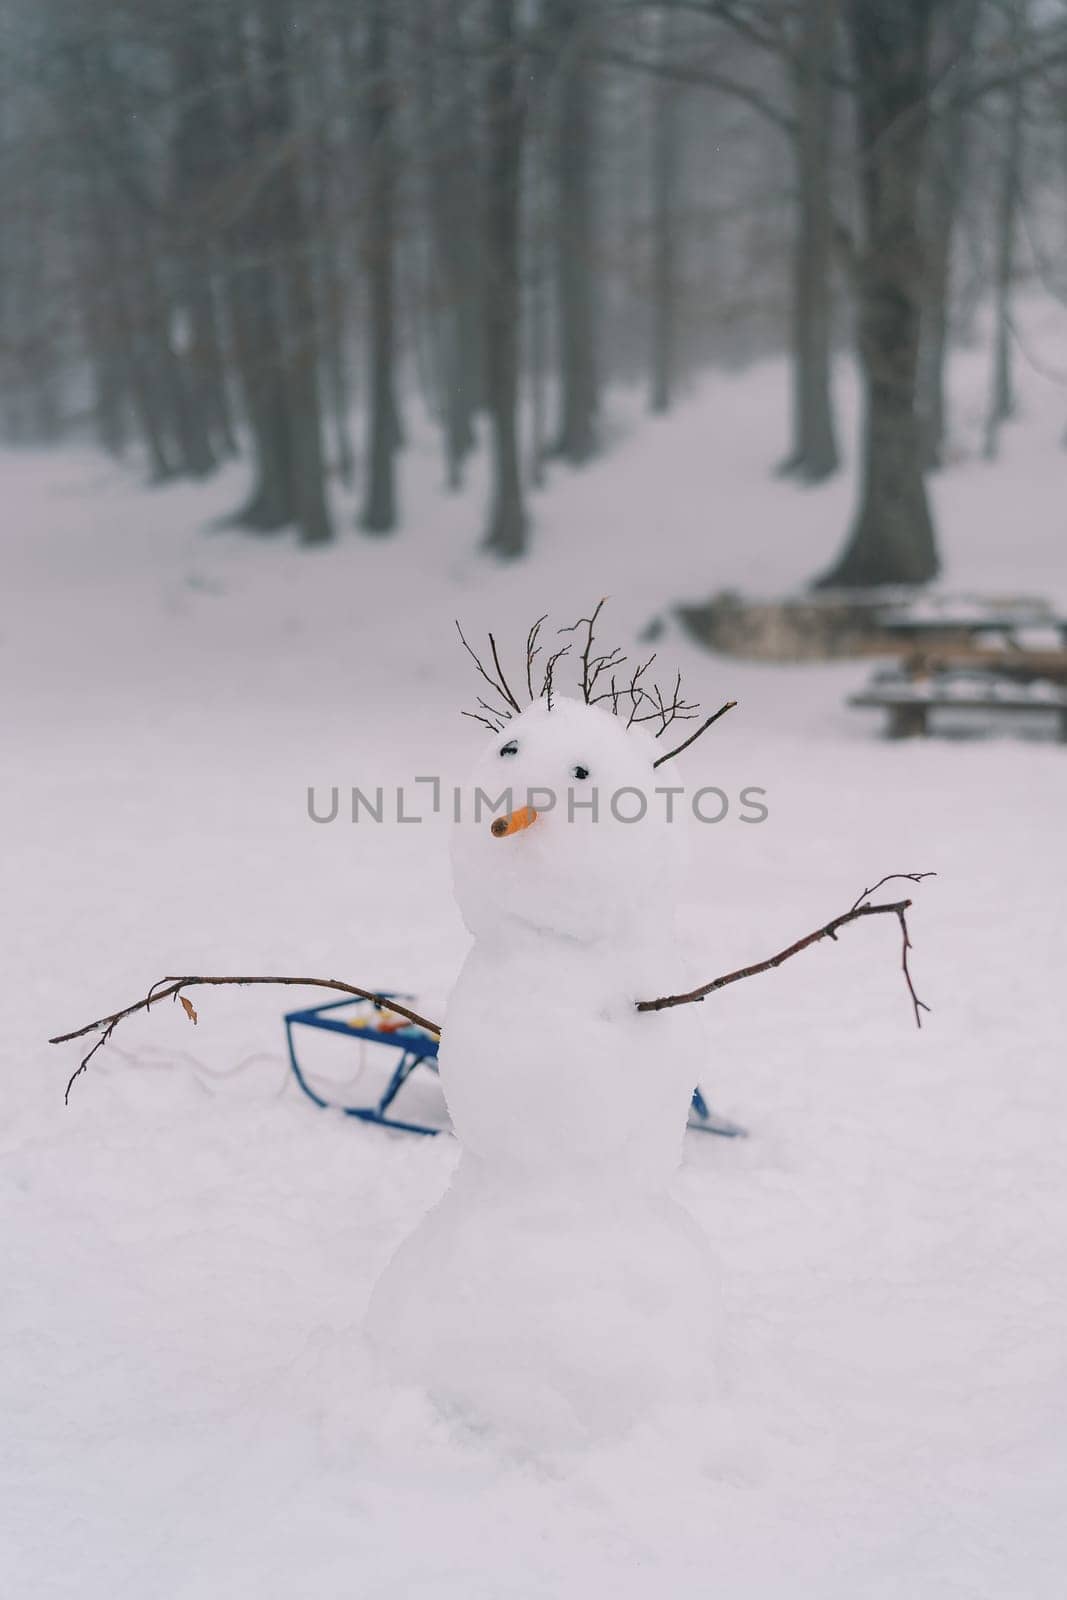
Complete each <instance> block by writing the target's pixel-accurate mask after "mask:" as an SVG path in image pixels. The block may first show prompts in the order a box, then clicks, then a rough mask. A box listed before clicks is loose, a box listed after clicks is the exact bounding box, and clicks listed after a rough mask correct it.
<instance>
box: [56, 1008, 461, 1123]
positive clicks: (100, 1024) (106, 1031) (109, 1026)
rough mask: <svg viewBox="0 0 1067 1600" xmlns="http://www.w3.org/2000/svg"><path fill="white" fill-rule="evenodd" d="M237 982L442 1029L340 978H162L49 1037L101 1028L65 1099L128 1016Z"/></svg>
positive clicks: (61, 1039)
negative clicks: (328, 998) (348, 1000)
mask: <svg viewBox="0 0 1067 1600" xmlns="http://www.w3.org/2000/svg"><path fill="white" fill-rule="evenodd" d="M229 983H235V984H239V985H241V986H242V987H243V986H245V985H248V984H253V983H254V984H263V983H271V984H292V985H295V986H296V987H298V988H307V989H337V990H339V991H340V992H341V993H342V994H350V995H353V996H354V997H355V998H356V999H357V1000H371V1001H373V1002H374V1004H375V1005H380V1006H383V1007H384V1008H385V1009H386V1010H389V1011H395V1012H396V1013H397V1015H398V1016H401V1017H406V1018H407V1020H408V1021H409V1022H414V1023H415V1024H416V1025H417V1026H418V1027H420V1028H425V1029H426V1031H427V1032H428V1033H436V1034H440V1032H441V1029H440V1027H439V1025H438V1024H437V1023H436V1022H431V1021H430V1020H429V1019H428V1018H427V1017H422V1016H420V1015H419V1013H418V1012H417V1011H412V1010H411V1009H410V1008H409V1007H408V1006H405V1005H401V1003H400V1001H399V1000H391V999H390V998H389V996H388V995H384V994H379V993H377V992H376V991H375V990H373V989H361V988H359V987H358V986H357V985H356V984H353V983H342V982H341V981H340V980H339V979H338V978H203V977H188V978H160V979H159V980H158V981H157V982H156V983H154V984H153V985H152V987H151V988H150V989H149V991H148V993H147V994H146V995H145V997H144V999H143V1000H135V1001H134V1003H133V1005H129V1006H124V1007H123V1008H122V1010H121V1011H113V1012H111V1014H110V1016H106V1017H98V1018H97V1020H96V1021H95V1022H87V1023H86V1024H85V1026H84V1027H82V1028H75V1029H73V1030H72V1032H70V1033H59V1034H57V1035H56V1037H55V1038H54V1039H49V1041H48V1042H49V1044H67V1043H68V1042H69V1041H70V1040H71V1039H82V1038H84V1037H85V1035H86V1034H87V1033H92V1032H93V1031H94V1029H99V1030H100V1038H99V1039H98V1040H97V1041H96V1043H95V1044H94V1045H93V1047H92V1049H91V1050H90V1051H89V1053H88V1054H87V1055H86V1056H83V1058H82V1060H81V1062H80V1064H79V1066H78V1068H77V1070H76V1071H75V1072H74V1073H73V1074H72V1075H71V1078H70V1081H69V1083H68V1084H67V1089H66V1093H65V1094H64V1096H63V1102H64V1104H66V1103H67V1102H68V1101H69V1099H70V1091H71V1088H72V1087H73V1085H74V1082H75V1080H76V1079H77V1078H80V1077H81V1075H82V1073H83V1072H84V1071H85V1069H86V1068H87V1067H88V1065H89V1063H90V1061H91V1060H92V1059H93V1056H95V1054H96V1052H97V1051H98V1050H99V1049H100V1048H101V1046H102V1045H105V1044H106V1043H107V1041H108V1040H109V1039H110V1038H111V1035H112V1033H113V1032H114V1031H115V1029H116V1027H117V1026H118V1024H119V1023H120V1022H122V1021H124V1020H125V1018H126V1017H132V1016H136V1014H137V1013H138V1012H139V1011H148V1010H149V1009H150V1008H151V1007H152V1006H153V1005H154V1004H155V1003H156V1001H157V1000H166V999H168V998H169V999H173V1000H177V999H178V998H180V997H182V991H183V990H185V989H193V988H196V987H198V986H199V987H203V986H205V985H208V984H210V985H219V984H229Z"/></svg>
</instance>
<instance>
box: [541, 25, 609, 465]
mask: <svg viewBox="0 0 1067 1600" xmlns="http://www.w3.org/2000/svg"><path fill="white" fill-rule="evenodd" d="M590 9H591V8H590V6H589V5H588V4H587V5H585V6H583V5H582V3H581V0H549V5H548V13H549V25H550V27H551V30H552V32H553V35H554V39H555V48H556V51H557V53H558V54H557V59H558V61H559V110H558V123H557V129H556V152H555V153H556V185H557V208H558V218H557V229H558V231H557V241H556V251H557V262H556V296H557V311H558V318H559V395H560V420H559V439H558V444H557V450H558V453H559V454H560V455H561V456H562V457H563V458H564V460H566V461H571V462H574V463H576V464H579V463H581V462H583V461H588V460H589V458H590V456H592V455H594V454H595V453H596V448H597V438H596V413H597V374H596V352H595V332H596V330H595V326H594V321H595V319H594V311H593V217H594V200H593V181H592V165H593V112H594V81H593V73H592V71H591V69H590V65H589V57H588V51H587V50H586V48H585V40H584V37H583V36H584V34H585V32H586V31H587V30H588V28H589V11H590Z"/></svg>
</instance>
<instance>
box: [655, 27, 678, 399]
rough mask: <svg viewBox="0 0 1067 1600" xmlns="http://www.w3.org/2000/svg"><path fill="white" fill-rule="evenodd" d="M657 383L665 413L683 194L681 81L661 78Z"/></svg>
mask: <svg viewBox="0 0 1067 1600" xmlns="http://www.w3.org/2000/svg"><path fill="white" fill-rule="evenodd" d="M673 20H674V18H673V15H672V13H670V12H665V13H663V15H661V17H660V19H659V23H660V50H659V53H660V58H661V59H662V60H664V61H667V60H669V59H670V57H671V46H672V43H673V42H674V40H675V39H676V37H677V30H676V29H674V28H672V26H671V24H672V22H673ZM652 95H653V109H652V116H653V122H652V385H651V391H650V394H649V410H650V411H652V412H653V413H655V414H657V415H658V414H662V413H663V412H665V411H668V410H669V409H670V404H671V389H672V383H673V379H674V355H675V337H676V326H675V324H676V317H677V297H678V284H677V265H678V262H677V255H678V238H677V229H676V227H675V211H676V207H677V195H678V163H679V160H680V157H681V140H680V138H679V133H680V128H679V93H678V85H677V84H675V83H671V82H669V81H668V80H667V79H666V78H657V79H655V80H654V82H653V85H652Z"/></svg>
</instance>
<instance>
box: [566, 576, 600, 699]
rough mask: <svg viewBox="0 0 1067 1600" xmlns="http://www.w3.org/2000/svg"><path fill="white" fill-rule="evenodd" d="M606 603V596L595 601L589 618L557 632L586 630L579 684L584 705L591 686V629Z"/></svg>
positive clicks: (581, 619)
mask: <svg viewBox="0 0 1067 1600" xmlns="http://www.w3.org/2000/svg"><path fill="white" fill-rule="evenodd" d="M606 601H607V595H602V596H601V598H600V599H599V600H598V601H597V603H596V605H595V606H594V608H593V615H592V616H591V617H579V618H578V621H577V622H572V623H571V624H570V625H569V626H568V627H566V628H561V629H560V630H559V631H560V633H577V631H578V629H579V628H581V627H584V628H585V630H586V633H585V648H584V650H583V651H582V682H581V690H582V699H583V700H584V701H585V703H586V705H588V704H589V691H590V688H591V684H590V681H589V654H590V651H591V650H592V648H593V629H594V628H595V627H596V619H597V617H599V615H600V613H601V611H602V610H603V609H604V605H605V603H606Z"/></svg>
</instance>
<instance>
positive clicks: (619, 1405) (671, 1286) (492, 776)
mask: <svg viewBox="0 0 1067 1600" xmlns="http://www.w3.org/2000/svg"><path fill="white" fill-rule="evenodd" d="M656 753H657V752H656V748H655V745H654V742H653V741H652V740H651V739H648V738H647V737H646V736H645V735H644V734H643V733H641V732H640V731H638V730H634V729H629V730H627V729H626V727H625V726H624V724H623V722H622V721H621V720H620V719H619V718H616V717H614V716H612V715H611V714H610V713H608V712H605V711H603V710H601V709H599V708H596V707H590V706H586V705H584V704H576V703H575V702H572V701H557V703H556V705H555V706H553V707H552V709H551V710H549V709H548V707H547V706H546V705H545V704H544V702H539V703H536V704H535V705H534V706H532V707H530V708H529V709H528V710H527V711H525V712H523V713H522V714H521V715H520V716H518V717H517V718H515V720H514V721H512V722H510V723H509V724H508V726H507V729H506V730H505V731H504V732H503V733H501V734H500V735H498V736H497V737H496V738H495V739H494V741H493V743H492V744H491V745H490V746H489V747H488V748H487V750H486V751H485V753H484V754H483V756H482V758H481V760H480V762H479V763H478V766H477V767H476V768H475V771H474V774H473V775H472V781H471V783H470V785H469V786H468V789H467V790H466V791H465V792H464V796H463V798H464V802H465V804H464V818H463V821H462V822H461V823H459V824H458V825H457V828H456V830H455V833H454V838H453V878H454V885H455V892H456V897H457V900H458V902H459V906H460V910H461V912H462V913H463V917H464V920H465V922H466V924H467V926H468V928H469V930H470V932H471V934H472V935H473V939H474V943H473V945H472V948H471V950H470V952H469V954H468V956H467V959H466V962H465V964H464V966H463V969H462V971H461V973H460V976H459V978H458V980H457V982H456V985H455V989H454V991H453V994H452V997H451V999H450V1002H449V1006H448V1010H447V1013H446V1016H445V1020H444V1026H443V1033H442V1041H441V1051H440V1058H439V1059H440V1069H441V1080H442V1085H443V1087H444V1092H445V1096H446V1099H447V1102H448V1108H449V1113H450V1116H451V1118H452V1123H453V1127H454V1129H455V1132H456V1135H457V1138H458V1139H459V1142H460V1144H461V1146H462V1155H461V1159H460V1162H459V1165H458V1168H457V1170H456V1173H455V1174H454V1177H453V1181H452V1184H451V1186H450V1188H449V1190H448V1192H447V1193H446V1195H445V1197H444V1199H443V1200H442V1201H441V1203H440V1204H439V1205H438V1206H437V1207H436V1208H435V1209H434V1210H433V1211H432V1212H431V1213H430V1214H429V1216H428V1217H427V1218H426V1219H424V1221H423V1222H422V1223H421V1224H420V1226H419V1227H418V1228H417V1229H416V1231H415V1233H414V1234H413V1235H412V1236H411V1238H410V1239H408V1240H407V1241H406V1242H405V1243H404V1244H403V1245H402V1246H401V1248H400V1250H399V1251H398V1253H397V1255H396V1256H395V1257H394V1259H393V1261H392V1262H391V1263H390V1265H389V1267H388V1268H387V1269H386V1272H385V1274H384V1275H383V1278H382V1279H381V1281H380V1283H379V1284H378V1286H377V1288H376V1290H375V1293H374V1296H373V1299H372V1302H371V1307H370V1311H369V1314H368V1323H367V1327H368V1332H369V1334H370V1336H371V1339H372V1341H373V1342H374V1343H375V1344H376V1345H377V1347H378V1348H379V1349H380V1351H381V1352H382V1354H383V1356H384V1357H385V1359H386V1360H387V1362H388V1364H389V1365H390V1367H391V1368H392V1370H393V1372H394V1374H395V1375H396V1376H398V1377H400V1378H402V1379H405V1380H407V1381H410V1382H416V1383H420V1384H422V1385H423V1386H424V1387H426V1388H427V1389H428V1390H429V1391H430V1393H431V1394H433V1395H434V1396H435V1398H436V1399H437V1400H438V1401H439V1402H440V1403H442V1404H444V1405H446V1406H449V1405H451V1406H456V1407H459V1408H461V1409H462V1410H463V1412H464V1413H465V1414H467V1415H469V1416H472V1417H474V1418H478V1419H481V1420H484V1421H488V1422H492V1423H496V1424H500V1425H503V1426H507V1427H513V1428H518V1429H519V1430H520V1431H521V1432H522V1434H523V1435H524V1436H526V1437H530V1436H533V1437H535V1438H541V1437H543V1438H546V1439H563V1438H571V1437H574V1436H587V1435H589V1434H590V1433H600V1432H603V1431H604V1430H605V1429H607V1430H611V1429H613V1428H618V1427H620V1426H625V1425H626V1424H627V1423H629V1422H630V1421H632V1420H633V1419H634V1418H636V1417H637V1416H639V1415H640V1414H642V1412H644V1411H645V1410H646V1409H647V1408H648V1406H649V1405H650V1404H654V1403H656V1402H657V1401H659V1402H674V1403H677V1402H681V1401H683V1400H685V1399H687V1398H689V1397H691V1396H692V1395H693V1393H694V1392H697V1391H700V1390H701V1389H703V1388H704V1387H706V1384H707V1380H708V1376H709V1373H710V1370H711V1365H712V1349H711V1342H710V1341H711V1338H712V1335H713V1330H714V1324H715V1320H716V1317H715V1294H714V1287H713V1277H714V1274H713V1270H712V1265H711V1262H710V1259H709V1252H708V1248H707V1245H706V1242H705V1240H704V1238H703V1236H702V1234H701V1233H700V1231H699V1230H698V1229H697V1227H696V1225H695V1224H694V1223H693V1221H692V1219H691V1218H689V1216H688V1215H687V1214H686V1213H685V1212H684V1210H683V1209H682V1208H681V1207H680V1206H678V1205H677V1203H676V1202H675V1201H674V1200H673V1199H672V1198H671V1197H670V1194H669V1192H668V1191H669V1186H670V1184H671V1181H672V1178H673V1176H674V1174H675V1172H676V1170H677V1167H678V1164H679V1161H680V1158H681V1148H682V1138H683V1134H684V1129H685V1124H686V1117H687V1113H688V1107H689V1101H690V1097H691V1095H692V1091H693V1087H694V1083H695V1080H696V1076H697V1068H696V1064H695V1059H694V1040H693V1026H692V1021H691V1019H689V1018H688V1017H687V1016H686V1015H685V1013H684V1012H682V1011H673V1010H671V1011H666V1012H639V1011H638V1010H637V1007H636V1001H637V1000H638V999H641V998H652V997H654V996H656V995H658V994H662V993H665V992H670V990H671V988H672V987H676V986H677V983H678V979H679V974H680V972H683V971H684V970H685V968H684V963H683V962H682V961H681V955H680V951H679V949H678V946H677V940H676V938H675V934H674V904H675V897H676V894H677V889H678V880H679V870H680V864H681V830H680V829H679V828H677V826H675V825H673V824H671V823H670V822H668V821H667V815H666V807H665V806H663V805H662V804H657V799H660V800H661V799H662V797H657V796H656V795H655V793H654V790H655V774H654V770H653V766H652V762H653V760H654V757H655V755H656ZM479 795H481V796H482V799H481V801H480V802H479ZM492 802H498V804H497V805H496V806H495V808H494V810H495V814H496V815H497V816H501V815H503V816H515V815H519V816H523V817H528V816H530V815H532V813H533V812H535V811H536V813H537V814H536V820H534V821H533V822H532V823H531V824H530V825H528V826H523V827H521V828H519V829H517V830H516V831H514V832H511V833H508V834H506V835H505V836H503V837H497V836H496V835H495V834H494V832H493V831H492V829H491V821H492V815H491V813H490V809H489V806H490V804H491V803H492ZM642 802H643V804H642Z"/></svg>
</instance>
